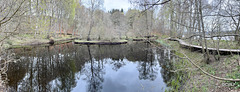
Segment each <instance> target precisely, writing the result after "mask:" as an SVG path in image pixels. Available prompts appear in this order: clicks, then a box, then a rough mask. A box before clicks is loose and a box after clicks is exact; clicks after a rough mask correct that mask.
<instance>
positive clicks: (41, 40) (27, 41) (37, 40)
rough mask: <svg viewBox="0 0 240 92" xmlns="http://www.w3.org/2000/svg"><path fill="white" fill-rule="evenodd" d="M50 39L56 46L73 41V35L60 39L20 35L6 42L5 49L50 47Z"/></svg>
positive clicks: (63, 36)
mask: <svg viewBox="0 0 240 92" xmlns="http://www.w3.org/2000/svg"><path fill="white" fill-rule="evenodd" d="M50 39H52V40H54V44H61V43H67V42H70V41H72V40H73V37H72V36H71V35H62V36H59V37H56V38H54V37H51V38H49V39H48V38H47V36H46V35H38V36H36V37H34V35H33V34H19V35H14V36H11V37H10V38H9V39H6V40H5V42H4V45H3V46H4V48H23V47H24V48H27V47H31V46H46V45H49V42H50Z"/></svg>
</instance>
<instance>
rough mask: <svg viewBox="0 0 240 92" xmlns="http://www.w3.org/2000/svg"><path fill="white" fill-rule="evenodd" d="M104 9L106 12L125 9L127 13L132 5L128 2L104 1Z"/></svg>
mask: <svg viewBox="0 0 240 92" xmlns="http://www.w3.org/2000/svg"><path fill="white" fill-rule="evenodd" d="M104 7H105V9H106V11H110V10H112V9H121V8H123V9H124V12H126V11H127V10H128V8H130V3H129V2H128V0H104Z"/></svg>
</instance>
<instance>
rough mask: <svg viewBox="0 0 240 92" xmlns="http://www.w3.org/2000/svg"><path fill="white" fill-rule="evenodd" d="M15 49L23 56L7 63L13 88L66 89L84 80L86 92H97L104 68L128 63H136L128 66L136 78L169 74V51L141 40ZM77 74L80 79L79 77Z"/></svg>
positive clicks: (101, 85)
mask: <svg viewBox="0 0 240 92" xmlns="http://www.w3.org/2000/svg"><path fill="white" fill-rule="evenodd" d="M15 52H16V53H17V55H19V56H22V57H24V59H23V60H22V61H21V62H16V63H11V64H9V66H8V70H9V71H8V72H7V74H8V79H9V80H10V81H9V83H8V86H9V87H11V88H13V89H15V90H16V91H28V92H29V91H35V92H36V91H38V92H48V91H54V92H55V91H63V92H69V91H73V88H75V87H76V86H77V85H78V84H79V83H78V82H79V80H81V81H86V85H85V86H86V89H85V90H86V91H88V92H101V91H102V90H103V88H104V87H107V86H105V82H104V80H106V78H107V77H104V76H106V73H107V72H109V71H110V70H107V69H106V67H111V69H112V70H113V71H115V72H121V69H122V68H123V69H124V68H125V67H124V66H127V65H128V64H129V63H133V65H135V64H136V67H131V68H132V69H134V68H136V72H138V74H139V75H138V79H139V80H149V81H155V80H156V79H157V78H158V76H159V74H160V73H161V74H162V76H163V80H164V82H167V81H168V80H169V78H170V76H171V73H169V72H168V69H169V68H171V63H169V62H168V61H169V60H168V59H169V56H168V55H169V54H166V52H164V51H162V50H159V49H156V48H152V47H151V46H150V45H149V44H147V43H142V42H137V43H129V44H125V45H91V46H90V45H89V46H87V45H74V44H72V43H68V44H62V45H57V46H50V47H36V48H32V49H15ZM160 66H161V68H160ZM108 69H109V68H108ZM159 70H161V71H159ZM132 74H136V73H132ZM161 74H160V75H161ZM79 76H84V78H82V77H81V78H82V79H81V78H80V79H79V78H78V77H79ZM120 76H126V75H120ZM134 76H135V75H134ZM123 78H124V77H123ZM83 79H84V80H83ZM81 83H82V82H81ZM124 85H126V86H127V84H124ZM130 88H131V87H130ZM132 88H133V87H132Z"/></svg>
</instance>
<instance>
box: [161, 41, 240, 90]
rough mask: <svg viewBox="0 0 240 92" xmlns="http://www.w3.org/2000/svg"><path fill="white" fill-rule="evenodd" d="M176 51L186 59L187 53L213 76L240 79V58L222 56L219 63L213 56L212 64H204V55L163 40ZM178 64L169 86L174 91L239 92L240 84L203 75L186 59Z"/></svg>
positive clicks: (176, 43)
mask: <svg viewBox="0 0 240 92" xmlns="http://www.w3.org/2000/svg"><path fill="white" fill-rule="evenodd" d="M161 42H163V43H165V44H167V45H168V46H170V47H171V49H173V50H174V51H175V53H174V54H175V55H176V56H178V57H184V55H183V54H182V53H185V54H186V55H187V56H188V57H189V58H190V59H191V60H192V61H194V62H195V63H196V64H197V65H199V66H201V68H203V69H204V70H205V71H207V72H209V73H210V74H212V75H215V76H218V77H223V78H238V79H240V56H239V55H227V56H221V57H220V60H219V61H214V56H213V55H211V60H212V61H211V62H210V64H206V62H203V54H202V53H199V52H197V51H196V52H193V51H191V50H188V49H183V48H181V47H180V45H179V43H178V42H174V41H168V40H162V41H161ZM179 59H180V60H178V61H177V62H176V61H175V62H173V66H174V70H175V71H173V72H174V73H175V77H174V78H173V79H172V81H170V82H169V84H170V85H171V87H172V91H183V92H189V91H191V92H239V91H240V82H227V81H220V80H217V79H214V78H212V77H210V76H207V75H205V74H204V73H202V72H201V71H200V70H199V69H198V68H196V67H194V66H193V65H192V64H191V63H190V62H188V61H187V60H186V59H184V58H179Z"/></svg>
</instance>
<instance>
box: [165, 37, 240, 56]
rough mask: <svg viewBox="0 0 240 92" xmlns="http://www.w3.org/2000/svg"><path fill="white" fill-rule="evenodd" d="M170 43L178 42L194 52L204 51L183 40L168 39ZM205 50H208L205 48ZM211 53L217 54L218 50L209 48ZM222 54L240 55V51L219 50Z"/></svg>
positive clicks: (200, 47)
mask: <svg viewBox="0 0 240 92" xmlns="http://www.w3.org/2000/svg"><path fill="white" fill-rule="evenodd" d="M168 40H170V41H178V42H179V44H180V45H181V46H182V47H185V48H190V49H192V50H199V51H201V50H202V46H198V45H192V44H189V43H187V42H185V41H183V40H181V39H177V38H168ZM204 49H206V48H205V47H204ZM208 50H209V52H210V53H213V52H217V48H208ZM219 52H220V54H240V49H219Z"/></svg>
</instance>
